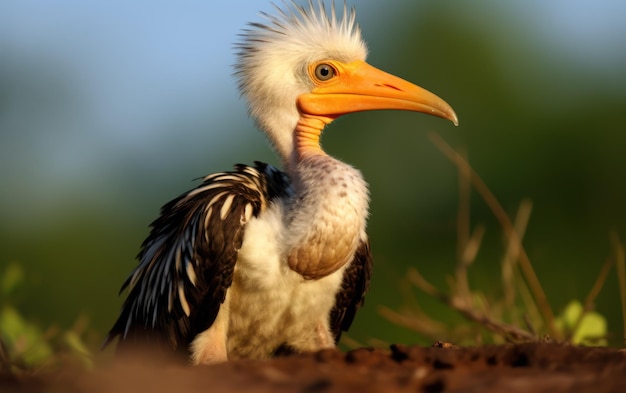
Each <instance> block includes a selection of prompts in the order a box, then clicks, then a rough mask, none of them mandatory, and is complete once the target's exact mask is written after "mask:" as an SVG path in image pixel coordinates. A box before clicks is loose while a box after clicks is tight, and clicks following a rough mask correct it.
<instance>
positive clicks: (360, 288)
mask: <svg viewBox="0 0 626 393" xmlns="http://www.w3.org/2000/svg"><path fill="white" fill-rule="evenodd" d="M372 270H373V259H372V253H371V251H370V245H369V241H368V240H367V239H365V240H363V241H361V243H360V244H359V248H358V249H357V251H356V253H355V255H354V259H353V260H352V262H351V263H350V265H349V266H348V267H347V268H346V271H345V272H344V275H343V281H342V282H341V289H340V290H339V292H337V296H336V297H335V299H336V300H335V307H334V308H333V309H332V311H331V314H330V329H331V331H332V333H333V335H334V337H335V343H337V342H339V339H340V338H341V334H342V333H343V332H345V331H347V330H348V329H349V328H350V325H352V321H353V320H354V316H355V315H356V312H357V310H358V309H359V308H360V307H361V306H362V305H363V304H364V303H365V293H366V292H367V291H368V290H369V286H370V279H371V277H372Z"/></svg>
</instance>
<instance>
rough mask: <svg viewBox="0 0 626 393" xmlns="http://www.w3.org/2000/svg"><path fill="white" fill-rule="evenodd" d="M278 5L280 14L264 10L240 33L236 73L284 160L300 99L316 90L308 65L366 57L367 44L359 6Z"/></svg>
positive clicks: (255, 115) (253, 110)
mask: <svg viewBox="0 0 626 393" xmlns="http://www.w3.org/2000/svg"><path fill="white" fill-rule="evenodd" d="M274 8H275V11H276V15H270V14H267V13H261V16H262V17H263V18H264V19H265V21H264V22H259V23H250V24H249V28H248V29H245V30H244V31H243V33H242V34H241V37H242V38H241V41H240V42H238V43H237V44H236V45H235V47H236V49H237V63H236V65H235V76H236V77H237V81H238V83H239V89H240V91H241V94H242V95H243V96H244V97H245V98H246V100H247V101H248V107H249V111H250V115H251V116H252V117H253V118H254V119H255V120H256V122H257V124H258V126H259V127H260V128H261V129H262V130H263V131H265V132H266V133H267V135H268V137H269V139H270V141H271V142H272V144H273V145H274V147H275V148H276V150H277V151H278V153H279V154H280V155H281V158H282V159H283V162H284V163H286V162H288V159H289V155H290V154H291V152H292V150H293V139H292V131H293V129H294V127H295V125H296V123H297V121H298V116H299V114H298V110H297V108H296V98H297V97H298V96H299V95H300V94H303V93H306V92H307V91H310V90H311V89H312V88H313V83H312V82H311V81H310V79H309V76H308V72H307V67H308V65H309V64H310V63H311V62H314V61H320V60H325V59H332V60H339V61H343V62H350V61H354V60H365V57H366V56H367V48H366V46H365V43H364V42H363V40H362V39H361V31H360V29H359V27H358V25H357V23H356V20H355V18H356V13H355V10H354V8H352V9H350V10H348V8H347V6H346V4H345V3H344V5H343V10H342V14H341V15H338V14H337V12H336V10H335V4H334V2H333V3H332V4H331V6H330V9H327V7H326V6H325V5H324V2H323V1H322V0H318V1H313V0H309V2H308V5H307V7H301V6H298V5H297V4H296V3H294V2H293V1H291V2H285V3H284V6H283V7H282V8H281V7H278V6H276V5H274Z"/></svg>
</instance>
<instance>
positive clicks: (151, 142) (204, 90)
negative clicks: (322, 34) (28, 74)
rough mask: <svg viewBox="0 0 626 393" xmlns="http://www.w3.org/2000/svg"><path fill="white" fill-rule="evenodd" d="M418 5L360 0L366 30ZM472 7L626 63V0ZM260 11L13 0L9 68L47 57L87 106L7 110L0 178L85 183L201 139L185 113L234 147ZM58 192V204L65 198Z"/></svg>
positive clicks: (555, 45)
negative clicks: (110, 168) (239, 62)
mask: <svg viewBox="0 0 626 393" xmlns="http://www.w3.org/2000/svg"><path fill="white" fill-rule="evenodd" d="M351 3H352V2H351ZM215 4H219V5H215ZM424 4H426V2H424ZM390 5H393V6H392V7H390ZM409 6H411V7H416V6H415V3H414V2H413V1H409V0H406V1H396V2H377V1H374V0H368V1H360V2H358V11H359V12H358V20H359V22H360V23H361V25H362V28H363V30H364V32H365V36H366V37H367V36H368V34H371V33H368V31H369V32H371V31H376V29H380V28H389V27H388V26H393V25H389V19H390V18H391V16H392V15H394V13H395V12H397V11H398V9H399V8H403V7H409ZM464 7H466V8H469V7H470V6H468V5H467V4H465V5H464ZM471 7H473V10H474V11H475V12H473V13H472V14H471V15H469V16H468V17H475V18H481V15H483V12H490V11H491V12H502V11H503V10H507V11H508V12H509V14H508V15H511V14H513V15H516V16H517V18H516V19H518V22H519V23H523V24H527V25H530V26H531V29H530V31H531V32H532V34H535V35H536V37H535V42H537V43H539V44H540V45H544V46H546V47H547V48H549V49H550V50H554V51H557V52H559V56H566V57H571V58H572V61H573V62H574V63H576V64H578V66H584V67H588V68H589V70H590V71H591V72H596V73H599V74H602V73H605V72H615V71H616V69H617V70H619V69H625V68H624V67H625V66H626V45H625V44H624V42H625V41H626V39H625V38H624V37H626V23H624V22H623V17H624V15H626V2H623V1H619V0H615V1H609V0H605V1H594V2H590V1H584V0H569V1H567V0H560V1H539V0H534V1H518V2H506V3H504V2H499V1H480V0H478V1H475V2H472V5H471ZM417 8H419V6H417ZM260 10H265V11H270V10H271V7H270V5H269V2H265V1H258V0H257V1H252V0H235V1H228V2H219V3H216V2H209V1H200V0H191V1H185V2H166V1H132V2H128V1H119V0H115V1H106V2H105V1H92V2H85V1H79V0H59V1H55V2H51V1H50V2H47V1H27V0H26V1H25V0H7V1H3V2H2V3H0V71H2V70H3V69H5V70H6V69H14V70H15V69H17V70H19V69H20V68H21V67H23V66H24V65H27V64H39V65H43V68H44V69H45V70H46V72H48V73H49V74H50V75H53V76H54V77H59V78H60V79H61V80H63V79H64V78H67V79H68V80H71V81H73V85H74V87H75V89H74V90H73V91H71V92H70V93H69V94H70V95H71V96H72V100H73V101H71V102H72V103H73V105H74V107H73V108H70V109H67V108H65V109H66V112H68V111H69V112H70V113H71V112H75V113H72V114H71V115H70V116H67V115H66V116H64V117H61V118H58V117H56V116H55V115H54V114H52V113H51V114H49V117H45V116H44V117H43V118H41V119H35V120H33V119H28V118H27V117H28V114H27V113H24V112H23V111H24V108H21V109H20V107H19V103H20V101H19V97H18V98H16V99H15V100H11V102H13V105H14V106H15V105H17V106H18V107H17V108H16V107H12V108H9V110H8V111H4V112H0V114H1V113H4V116H5V118H4V119H3V118H0V126H1V127H2V129H0V135H1V136H2V139H3V143H2V146H0V164H2V166H3V167H4V168H9V167H10V168H14V169H13V170H11V171H4V172H3V173H2V174H0V181H1V182H3V183H4V184H11V182H14V181H20V180H19V179H23V178H28V179H29V181H23V180H22V182H21V183H19V185H20V187H24V190H25V195H26V194H28V192H27V191H28V187H32V184H33V183H37V182H44V183H45V184H50V185H51V186H53V185H60V187H63V185H64V182H70V183H72V184H80V183H81V182H82V181H84V180H85V179H87V178H89V177H92V176H98V175H102V173H101V172H100V171H101V170H102V167H103V166H104V165H105V164H106V163H108V162H111V160H112V157H117V156H133V155H136V156H137V157H141V156H142V155H153V154H156V152H161V151H162V150H163V149H166V148H167V146H170V145H172V143H173V141H175V140H177V139H181V140H185V139H187V138H189V139H191V138H190V136H189V135H187V134H185V132H197V131H187V130H175V131H172V130H171V129H169V128H168V124H173V123H176V122H177V121H179V120H180V119H186V118H189V119H196V120H198V119H200V120H204V121H206V122H207V123H210V124H215V127H210V128H208V129H206V130H203V131H202V132H206V134H207V138H209V137H211V135H213V136H214V137H215V138H217V140H218V141H219V142H220V143H221V142H223V143H224V144H228V143H229V138H230V135H231V134H225V133H224V127H228V125H229V124H232V123H233V122H237V124H238V125H240V126H241V127H243V128H244V129H245V130H244V132H248V130H247V129H246V128H251V127H252V125H251V122H250V121H249V120H247V119H246V117H245V107H244V104H243V103H242V102H241V101H240V100H239V99H238V95H237V92H236V90H235V85H234V83H233V79H232V77H231V64H232V63H233V61H234V57H233V50H232V43H233V41H234V40H236V35H237V33H238V32H239V31H240V29H241V28H242V27H244V25H245V23H246V22H247V21H250V20H258V19H259V17H258V15H257V13H258V11H260ZM520 21H521V22H520ZM502 23H503V24H504V25H506V23H508V22H507V20H503V21H502ZM373 49H375V48H373ZM505 61H506V59H505ZM607 83H613V82H612V81H610V80H609V81H607ZM27 85H28V83H27ZM618 85H620V83H618ZM620 86H623V82H622V83H621V85H620ZM76 87H77V88H76ZM29 88H32V90H33V91H32V92H31V93H32V94H33V95H34V96H37V95H38V94H39V93H38V92H39V90H38V89H42V87H41V86H38V85H37V81H35V82H33V86H30V87H29ZM14 93H16V92H11V94H14ZM19 93H20V92H19V91H18V92H17V94H18V95H19ZM25 97H26V98H24V99H25V100H31V99H32V97H31V96H29V95H28V94H26V95H25ZM16 103H17V104H16ZM49 104H50V103H48V105H49ZM226 107H229V108H233V109H232V110H228V111H225V110H224V108H226ZM26 108H27V106H26ZM20 110H21V111H22V112H20ZM211 133H213V134H211ZM234 135H235V137H237V138H240V137H241V135H243V134H234ZM255 135H256V134H255ZM256 137H257V139H256V140H255V141H262V140H263V139H262V138H261V137H260V136H258V135H257V136H256ZM192 143H193V142H192ZM230 143H232V141H230ZM218 144H219V143H218ZM190 154H195V153H194V152H191V153H190ZM34 157H35V158H34ZM9 172H10V173H9ZM16 178H17V179H18V180H15V179H16ZM46 182H48V183H46ZM50 192H51V193H50V199H51V200H53V199H54V198H55V195H56V196H57V197H62V196H63V193H62V192H60V193H57V194H55V193H54V192H52V191H50Z"/></svg>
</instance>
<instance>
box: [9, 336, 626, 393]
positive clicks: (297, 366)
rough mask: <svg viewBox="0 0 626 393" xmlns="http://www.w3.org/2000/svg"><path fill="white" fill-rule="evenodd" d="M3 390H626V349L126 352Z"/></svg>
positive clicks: (533, 346) (536, 346)
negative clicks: (197, 358) (175, 357)
mask: <svg viewBox="0 0 626 393" xmlns="http://www.w3.org/2000/svg"><path fill="white" fill-rule="evenodd" d="M0 391H1V392H38V391H41V392H44V391H45V392H90V393H91V392H96V393H97V392H170V393H171V392H195V391H203V392H206V391H210V392H244V391H252V392H279V393H280V392H303V393H316V392H320V393H322V392H348V391H349V392H359V393H367V392H390V393H394V392H425V393H436V392H481V393H489V392H507V393H516V392H550V393H559V392H626V352H625V351H624V350H621V351H620V350H616V349H608V348H587V347H575V346H568V345H559V344H547V343H529V344H518V345H501V346H483V347H463V348H436V347H418V346H403V345H392V346H391V348H390V350H381V349H370V348H360V349H356V350H353V351H350V352H346V353H343V352H340V351H337V350H324V351H321V352H317V353H311V354H302V355H292V356H288V357H280V358H276V359H272V360H269V361H235V362H229V363H225V364H219V365H215V366H209V367H190V366H183V365H172V364H169V365H165V364H163V363H160V362H153V361H146V360H145V359H144V360H142V361H137V359H135V360H134V361H131V360H128V359H127V360H124V361H117V362H115V363H114V364H111V365H108V366H101V367H98V368H97V369H96V370H95V371H92V372H81V373H71V372H67V371H66V372H60V373H58V374H55V375H40V374H36V375H34V376H29V377H20V378H16V377H11V376H6V375H5V376H2V375H0Z"/></svg>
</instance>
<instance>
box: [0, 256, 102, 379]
mask: <svg viewBox="0 0 626 393" xmlns="http://www.w3.org/2000/svg"><path fill="white" fill-rule="evenodd" d="M24 276H25V274H24V271H23V269H22V266H21V265H20V264H18V263H15V262H14V263H11V264H9V265H8V266H7V267H6V269H4V271H3V272H2V280H1V282H0V284H1V287H0V292H1V293H2V294H3V302H2V304H0V307H1V308H0V372H8V373H18V372H29V371H33V370H38V369H40V368H42V367H47V368H49V367H57V366H59V365H67V364H75V365H80V366H81V367H87V368H91V367H93V355H92V354H91V352H90V351H89V349H87V346H86V345H85V344H84V342H83V339H82V338H81V332H80V331H81V330H83V328H84V326H80V325H84V322H83V323H81V324H80V325H79V324H77V325H76V326H74V328H72V329H70V330H67V331H63V332H61V331H59V329H57V328H52V329H48V330H46V331H43V330H42V329H41V326H40V325H39V324H38V323H35V322H32V321H29V320H27V319H25V318H24V317H23V316H22V315H21V314H20V313H19V312H18V311H17V309H16V308H15V307H14V305H12V304H11V302H10V301H9V299H10V297H11V295H12V294H13V293H15V291H17V290H18V289H19V287H20V286H21V285H23V283H24Z"/></svg>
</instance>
